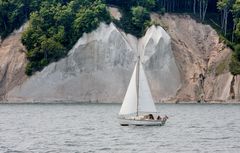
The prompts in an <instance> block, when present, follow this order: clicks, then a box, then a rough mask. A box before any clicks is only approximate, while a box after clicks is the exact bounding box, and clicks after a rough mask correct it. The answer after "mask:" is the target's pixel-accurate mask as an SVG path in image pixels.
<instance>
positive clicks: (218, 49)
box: [151, 14, 240, 101]
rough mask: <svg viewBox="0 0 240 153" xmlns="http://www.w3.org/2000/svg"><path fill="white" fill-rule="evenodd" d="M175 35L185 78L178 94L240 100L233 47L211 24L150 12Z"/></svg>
mask: <svg viewBox="0 0 240 153" xmlns="http://www.w3.org/2000/svg"><path fill="white" fill-rule="evenodd" d="M151 17H152V19H153V20H155V21H157V22H160V24H162V25H163V26H164V27H165V29H166V30H167V32H168V34H169V35H170V37H171V39H172V49H173V53H174V56H175V59H176V63H177V65H178V68H179V71H180V73H181V80H182V82H183V84H182V87H181V89H180V90H179V91H178V93H177V95H176V100H180V101H182V100H183V101H195V100H206V101H229V100H234V99H235V100H239V98H240V95H239V91H240V88H239V86H240V84H239V82H240V80H239V76H235V77H234V76H233V75H231V74H230V72H229V67H228V65H229V62H230V58H231V52H232V51H231V50H230V49H229V48H228V47H226V45H224V43H222V42H221V41H220V39H219V36H218V34H217V33H216V31H215V30H214V29H213V28H211V27H210V26H209V25H203V24H201V23H197V22H196V21H195V20H193V19H192V18H191V17H190V16H188V15H169V14H166V15H164V16H162V17H159V16H158V15H157V14H152V15H151ZM159 19H161V20H159Z"/></svg>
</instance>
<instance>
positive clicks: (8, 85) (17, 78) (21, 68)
mask: <svg viewBox="0 0 240 153" xmlns="http://www.w3.org/2000/svg"><path fill="white" fill-rule="evenodd" d="M23 29H24V26H23V27H22V28H20V29H19V30H17V31H15V32H14V33H13V34H11V35H10V36H9V37H7V38H6V39H5V40H4V41H2V42H1V41H0V100H3V99H5V94H6V93H7V92H8V91H10V90H11V89H13V88H14V87H15V86H18V85H20V84H22V83H23V82H24V81H25V80H26V78H27V76H26V75H25V66H26V62H27V61H26V57H25V47H24V46H23V45H22V43H21V34H22V31H23Z"/></svg>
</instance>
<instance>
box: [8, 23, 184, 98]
mask: <svg viewBox="0 0 240 153" xmlns="http://www.w3.org/2000/svg"><path fill="white" fill-rule="evenodd" d="M139 53H140V54H141V55H142V57H143V58H142V62H143V63H144V67H145V69H146V74H147V76H148V79H149V83H150V86H151V89H152V91H153V96H154V98H155V100H157V101H159V100H160V99H170V98H174V96H175V95H176V93H177V90H178V89H179V88H180V86H181V80H180V73H179V71H178V68H177V66H176V63H175V59H174V56H173V53H172V50H171V41H170V37H169V35H168V34H167V33H166V32H165V31H164V30H163V29H162V28H161V27H155V26H151V27H150V28H149V29H148V30H147V32H146V35H145V36H144V37H143V38H141V39H139V40H138V39H137V38H135V37H134V36H131V35H126V34H125V33H124V32H121V31H120V30H119V29H117V28H116V27H115V25H114V24H110V25H106V24H101V25H100V26H99V28H98V29H96V30H95V31H94V32H92V33H90V34H84V35H83V37H82V38H80V39H79V41H78V42H77V43H76V45H75V46H74V47H73V49H72V50H71V51H70V52H69V54H68V56H67V57H66V58H64V59H62V60H60V61H58V62H56V63H52V64H50V65H49V66H47V67H46V68H45V69H44V70H43V71H41V72H39V73H36V74H35V75H34V76H32V77H30V78H29V79H28V80H26V81H25V82H24V83H23V84H22V85H20V86H17V87H16V88H14V89H13V90H12V91H10V92H9V93H8V94H7V100H8V101H14V102H17V101H21V102H22V101H26V102H31V101H42V102H49V101H68V100H69V101H87V102H89V101H91V102H121V101H122V99H123V97H124V94H125V92H126V89H127V86H128V83H129V81H130V77H131V74H132V72H133V68H134V65H135V62H136V58H137V55H138V54H139Z"/></svg>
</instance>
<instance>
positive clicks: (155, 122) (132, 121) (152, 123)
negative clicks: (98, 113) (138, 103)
mask: <svg viewBox="0 0 240 153" xmlns="http://www.w3.org/2000/svg"><path fill="white" fill-rule="evenodd" d="M165 122H166V121H161V120H136V119H122V118H121V119H119V123H120V125H121V126H130V125H134V126H163V125H164V124H165Z"/></svg>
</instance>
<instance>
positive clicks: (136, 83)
mask: <svg viewBox="0 0 240 153" xmlns="http://www.w3.org/2000/svg"><path fill="white" fill-rule="evenodd" d="M166 120H167V116H165V117H163V118H161V117H160V116H158V115H157V110H156V107H155V104H154V101H153V98H152V94H151V91H150V88H149V85H148V81H147V78H146V75H145V72H144V69H143V65H142V63H141V61H140V56H139V57H138V60H137V63H136V65H135V68H134V71H133V74H132V77H131V80H130V83H129V85H128V89H127V92H126V95H125V97H124V100H123V103H122V107H121V109H120V112H119V122H120V125H122V126H128V125H136V126H143V125H148V126H162V125H164V124H165V122H166Z"/></svg>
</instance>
